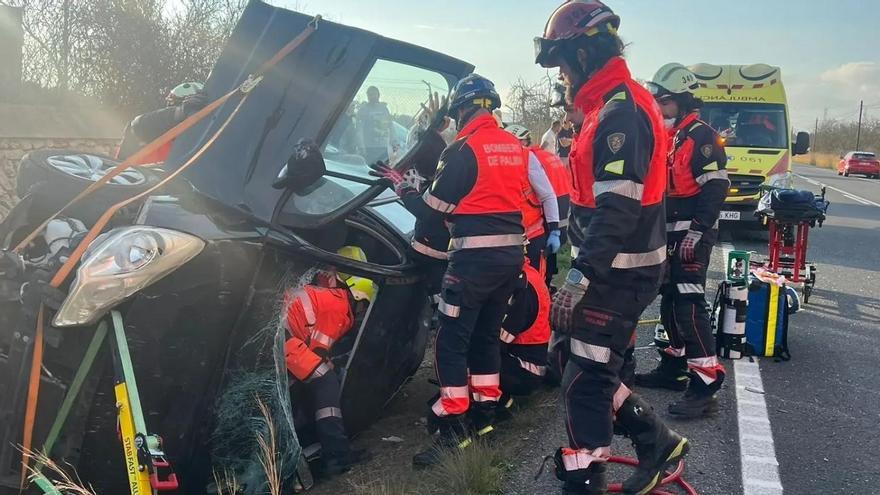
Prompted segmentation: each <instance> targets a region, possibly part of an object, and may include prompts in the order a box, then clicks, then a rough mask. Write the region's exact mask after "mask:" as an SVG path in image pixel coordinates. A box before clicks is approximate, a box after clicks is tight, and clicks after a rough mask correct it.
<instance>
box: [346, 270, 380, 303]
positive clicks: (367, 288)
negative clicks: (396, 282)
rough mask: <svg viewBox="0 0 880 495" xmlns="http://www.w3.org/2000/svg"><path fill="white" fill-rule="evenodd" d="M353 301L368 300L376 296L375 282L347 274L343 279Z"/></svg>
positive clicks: (371, 300)
mask: <svg viewBox="0 0 880 495" xmlns="http://www.w3.org/2000/svg"><path fill="white" fill-rule="evenodd" d="M345 285H347V286H348V290H350V291H351V295H352V296H353V297H354V300H355V301H370V302H373V299H375V298H376V284H374V283H373V281H372V280H370V279H368V278H364V277H357V276H349V277H348V279H347V280H346V281H345Z"/></svg>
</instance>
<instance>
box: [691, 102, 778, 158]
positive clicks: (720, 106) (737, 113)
mask: <svg viewBox="0 0 880 495" xmlns="http://www.w3.org/2000/svg"><path fill="white" fill-rule="evenodd" d="M700 118H701V119H702V120H703V121H704V122H706V123H708V124H709V125H711V126H712V127H713V128H714V129H715V130H716V131H718V133H719V134H721V136H722V137H723V138H725V146H727V147H744V148H788V139H789V137H788V124H787V121H786V118H785V106H784V105H776V104H766V103H761V104H756V103H726V102H724V103H705V104H704V105H703V107H702V108H701V109H700Z"/></svg>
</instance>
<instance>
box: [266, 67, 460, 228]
mask: <svg viewBox="0 0 880 495" xmlns="http://www.w3.org/2000/svg"><path fill="white" fill-rule="evenodd" d="M429 91H430V92H432V93H433V92H437V93H439V94H441V95H446V94H448V93H449V83H448V82H447V79H446V77H445V76H444V75H443V74H441V73H439V72H435V71H432V70H429V69H424V68H421V67H416V66H413V65H407V64H405V63H400V62H393V61H390V60H383V59H379V60H376V62H375V63H374V64H373V67H372V68H371V69H370V71H369V72H368V74H367V76H366V78H365V79H364V81H363V82H362V83H361V84H360V86H359V87H358V90H357V91H356V92H355V94H354V97H353V98H352V100H351V101H349V102H348V103H347V105H346V107H345V109H344V110H343V111H342V113H341V114H340V115H339V117H338V118H337V120H336V122H334V123H333V125H332V127H331V128H330V132H329V133H328V134H327V137H326V139H325V140H324V143H323V147H322V153H323V156H324V162H325V164H326V166H327V170H328V172H335V173H336V174H337V175H336V176H330V175H328V176H325V177H323V178H322V179H321V180H320V181H319V182H318V183H317V184H315V185H314V186H313V187H311V188H310V189H309V190H308V191H304V192H301V193H297V194H293V195H292V196H291V198H290V199H289V200H288V201H287V203H286V204H285V205H284V207H283V208H282V215H283V216H285V217H287V218H291V217H294V218H295V217H297V216H303V215H306V216H321V215H327V214H330V213H333V212H334V211H336V210H339V209H340V208H343V207H345V205H347V204H349V203H350V202H352V201H353V200H354V199H355V198H356V197H357V196H358V195H360V194H362V193H364V192H365V191H366V190H367V189H368V185H367V184H365V183H363V182H356V181H354V180H348V179H346V178H344V177H341V176H340V175H347V176H353V177H355V178H360V179H368V180H374V179H375V177H372V176H370V175H369V171H370V169H369V167H368V164H370V163H374V162H376V161H377V160H382V161H387V162H390V163H391V164H394V163H396V162H397V161H398V160H400V159H401V158H402V157H403V156H404V155H405V154H406V153H407V152H408V151H409V150H410V149H411V148H412V147H413V146H414V145H415V144H416V141H417V139H418V131H419V130H420V129H422V128H425V127H426V126H427V122H426V116H425V115H424V111H423V108H424V104H425V103H426V102H427V99H428V94H429ZM288 223H290V222H288ZM292 223H293V224H296V223H298V222H296V221H294V222H292Z"/></svg>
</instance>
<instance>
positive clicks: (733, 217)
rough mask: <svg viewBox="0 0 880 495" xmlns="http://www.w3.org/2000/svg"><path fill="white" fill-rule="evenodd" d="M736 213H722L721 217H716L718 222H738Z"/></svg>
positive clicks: (737, 213)
mask: <svg viewBox="0 0 880 495" xmlns="http://www.w3.org/2000/svg"><path fill="white" fill-rule="evenodd" d="M739 213H740V212H738V211H722V212H721V215H720V216H719V217H718V219H719V220H739Z"/></svg>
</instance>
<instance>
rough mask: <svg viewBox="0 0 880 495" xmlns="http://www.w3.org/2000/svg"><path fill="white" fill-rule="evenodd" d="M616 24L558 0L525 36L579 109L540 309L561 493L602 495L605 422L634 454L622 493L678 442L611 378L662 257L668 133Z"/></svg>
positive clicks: (679, 447)
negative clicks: (555, 375)
mask: <svg viewBox="0 0 880 495" xmlns="http://www.w3.org/2000/svg"><path fill="white" fill-rule="evenodd" d="M619 25H620V18H619V17H618V16H617V15H615V14H614V12H613V11H612V10H611V9H610V8H608V7H607V6H606V5H604V4H602V3H601V2H598V1H580V2H566V3H565V4H563V5H561V6H560V7H559V8H557V9H556V10H555V11H554V12H553V14H552V15H551V16H550V19H549V20H548V22H547V25H546V27H545V29H544V35H543V36H542V37H540V38H537V39H536V40H535V41H536V52H537V56H536V63H538V64H539V65H541V66H543V67H547V68H550V67H559V72H560V78H561V79H562V82H563V84H564V85H565V86H566V98H567V99H568V100H569V101H570V102H571V103H573V104H574V106H576V107H578V109H579V110H581V111H583V113H584V122H583V126H582V128H581V132H580V133H579V134H578V137H577V144H576V146H574V151H573V153H572V154H571V155H570V165H571V171H572V186H573V198H572V202H573V203H574V205H573V207H572V220H573V223H574V224H576V228H577V230H578V234H579V240H580V245H579V246H578V247H579V250H578V254H577V257H576V258H575V259H574V260H573V262H572V268H571V270H570V271H569V273H568V276H567V277H566V281H565V283H564V284H563V286H562V287H560V288H559V290H558V291H557V292H556V294H555V295H554V296H553V303H552V308H551V322H552V324H553V326H554V330H555V331H557V332H568V333H569V334H570V339H569V352H570V357H569V360H568V363H567V365H566V367H565V372H564V375H563V390H564V396H563V399H564V404H565V413H566V416H567V421H566V424H567V427H568V428H567V429H568V437H569V445H568V446H567V447H565V448H561V449H559V450H558V451H557V452H556V456H555V460H556V466H557V470H556V472H557V476H558V477H559V478H560V479H561V480H563V481H564V482H565V485H564V490H565V492H566V493H572V494H600V493H601V494H604V493H606V484H607V481H606V477H605V469H606V461H607V459H608V456H609V455H610V451H611V448H610V446H611V439H612V436H613V431H614V427H615V426H617V428H618V429H619V430H620V431H622V432H624V433H625V434H626V435H628V436H629V437H630V438H631V439H632V441H633V443H634V445H635V448H636V454H637V457H638V460H639V465H638V467H637V468H636V470H635V472H634V473H633V474H632V476H630V477H629V478H628V479H626V480H625V481H624V482H623V492H624V493H631V494H636V493H637V494H645V493H648V492H650V491H651V490H652V489H653V488H654V487H655V486H656V485H657V484H658V483H659V480H660V477H661V475H662V473H663V472H664V470H665V469H666V467H667V466H668V465H670V464H671V463H673V462H676V461H678V460H679V459H680V458H681V457H682V456H684V455H685V454H686V452H687V450H688V448H689V444H688V441H687V439H685V438H683V437H681V436H680V435H679V434H678V433H676V432H674V431H673V430H671V429H670V428H669V427H668V426H666V424H664V422H663V421H662V420H661V419H660V418H659V417H658V416H657V414H655V413H654V411H653V409H652V408H651V406H650V405H648V404H647V403H646V402H645V401H644V400H643V399H642V398H641V397H639V396H638V395H637V394H635V393H633V392H632V391H631V390H629V388H628V387H627V386H625V385H624V384H623V383H621V371H622V370H623V368H624V361H625V354H626V352H627V350H628V349H629V348H630V342H631V339H632V336H633V333H634V332H635V328H636V324H637V321H638V318H639V315H641V313H642V311H643V310H644V309H645V308H646V307H647V306H648V305H649V304H650V303H651V301H652V300H653V299H654V297H655V296H656V293H657V289H658V288H659V282H660V277H661V274H662V271H663V268H664V265H665V262H666V219H665V212H664V194H665V188H666V150H667V143H666V133H665V131H664V129H663V118H662V116H661V115H660V111H659V109H658V108H657V105H656V103H655V102H654V98H653V97H652V96H651V94H650V93H649V92H648V91H647V90H646V89H645V88H644V87H642V86H641V85H640V84H638V83H637V82H636V81H635V80H633V78H632V76H631V75H630V72H629V69H628V68H627V64H626V62H625V61H624V59H623V58H622V52H623V42H622V41H621V40H620V38H619V37H618V36H617V29H618V27H619ZM569 228H574V226H572V225H570V226H569Z"/></svg>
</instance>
